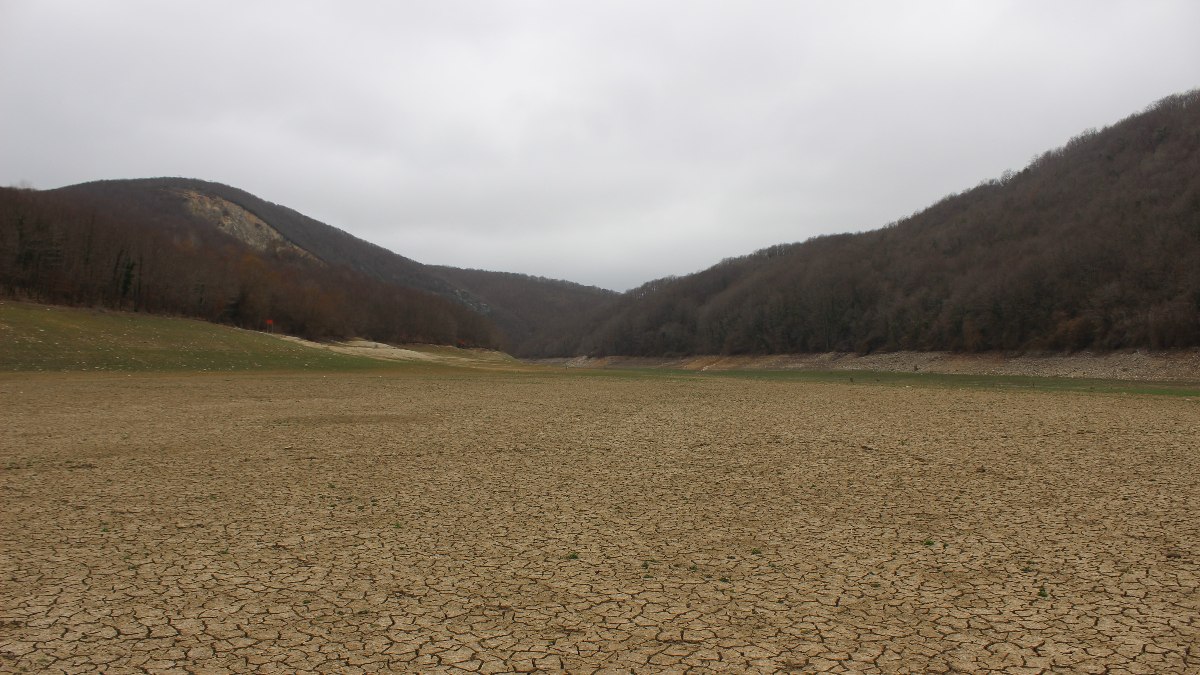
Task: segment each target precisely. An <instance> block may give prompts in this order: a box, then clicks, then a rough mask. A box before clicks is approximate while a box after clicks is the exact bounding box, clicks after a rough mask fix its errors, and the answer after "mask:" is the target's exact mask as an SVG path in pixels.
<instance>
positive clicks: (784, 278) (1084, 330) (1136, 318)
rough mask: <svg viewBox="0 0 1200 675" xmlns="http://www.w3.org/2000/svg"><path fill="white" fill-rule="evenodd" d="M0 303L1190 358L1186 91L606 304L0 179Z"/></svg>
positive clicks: (318, 321)
mask: <svg viewBox="0 0 1200 675" xmlns="http://www.w3.org/2000/svg"><path fill="white" fill-rule="evenodd" d="M862 198H863V199H870V198H871V195H870V194H869V193H864V194H863V196H862ZM0 296H7V297H19V298H28V299H34V300H40V301H44V302H51V303H60V304H73V305H86V306H107V307H113V308H119V309H130V310H135V311H146V312H155V313H168V314H176V315H183V316H193V317H198V318H203V319H207V320H210V321H217V322H223V323H229V324H233V325H237V326H243V327H249V328H260V329H261V328H265V327H267V325H268V323H267V322H268V320H269V321H270V322H271V325H272V326H273V327H274V328H275V329H277V330H281V331H284V332H289V333H293V334H297V335H303V336H307V337H313V338H334V337H349V336H361V337H367V338H372V339H375V340H379V341H383V342H393V343H398V342H432V343H441V344H467V345H480V346H488V347H498V348H502V349H506V350H509V351H511V352H513V353H515V354H518V355H521V356H564V355H577V354H594V355H601V354H621V355H634V356H637V355H647V356H650V355H655V356H666V355H686V354H729V353H788V352H823V351H859V352H871V351H880V350H899V349H913V350H964V351H976V350H1023V349H1047V350H1077V349H1087V348H1091V349H1101V350H1104V349H1124V348H1151V349H1170V348H1182V347H1196V346H1200V92H1195V91H1194V92H1190V93H1187V94H1181V95H1177V96H1172V97H1170V98H1167V99H1164V100H1163V101H1161V102H1159V103H1157V104H1155V105H1154V106H1151V107H1150V108H1148V109H1147V110H1146V111H1145V112H1143V113H1141V114H1137V115H1134V116H1132V117H1129V118H1127V119H1125V120H1123V121H1121V122H1119V123H1117V124H1115V125H1113V126H1112V127H1109V128H1106V129H1104V130H1103V131H1100V132H1096V131H1089V132H1085V133H1083V134H1081V135H1080V136H1078V137H1076V138H1074V139H1072V140H1071V141H1070V142H1069V143H1067V144H1066V145H1065V146H1064V147H1062V148H1059V149H1056V150H1052V151H1049V152H1047V153H1045V154H1044V155H1042V156H1040V157H1038V158H1037V159H1035V160H1034V161H1033V162H1031V163H1030V165H1029V166H1028V167H1026V168H1024V169H1023V170H1021V171H1020V172H1017V173H1011V172H1010V173H1006V174H1005V175H1004V176H1002V177H1000V178H998V179H996V180H992V181H988V182H986V183H983V184H981V185H978V186H976V187H975V188H972V189H970V190H967V191H965V192H963V193H961V194H957V195H951V196H948V197H946V198H944V199H942V200H941V201H939V202H938V203H936V204H934V205H933V206H931V207H929V208H928V209H925V210H924V211H921V212H919V213H917V214H914V215H912V216H910V217H908V218H905V219H903V220H901V221H899V222H896V223H892V224H890V225H888V226H887V227H884V228H883V229H880V230H876V231H871V232H865V233H861V234H844V235H836V236H825V237H818V238H816V239H811V240H809V241H806V242H804V243H799V244H784V245H779V246H774V247H771V248H768V249H764V250H762V251H758V252H757V253H753V254H751V255H748V256H744V257H740V258H731V259H728V260H725V261H724V262H722V263H720V264H718V265H716V266H714V267H712V268H710V269H707V270H704V271H702V272H699V273H696V274H692V275H688V276H685V277H679V278H667V279H660V280H658V281H653V282H650V283H647V284H645V285H643V286H641V287H639V288H637V289H634V290H632V291H629V292H627V293H625V294H622V295H617V294H615V293H612V292H609V291H604V290H602V289H597V288H592V287H585V286H581V285H579V284H573V283H570V282H565V281H555V280H549V279H542V278H539V277H531V276H527V275H521V274H507V273H500V272H485V271H480V270H462V269H456V268H450V267H435V266H429V265H423V264H421V263H418V262H416V261H413V260H410V259H408V258H405V257H403V256H400V255H397V254H395V253H392V252H390V251H387V250H385V249H383V248H381V247H379V246H376V245H374V244H371V243H369V242H365V241H362V240H360V239H357V238H355V237H353V236H351V235H349V234H347V233H345V232H343V231H341V230H338V229H336V228H333V227H331V226H329V225H326V224H324V223H321V222H318V221H316V220H313V219H312V218H308V217H306V216H304V215H302V214H300V213H297V212H295V211H293V210H291V209H288V208H286V207H283V206H280V205H277V204H272V203H270V202H267V201H265V200H262V199H259V198H258V197H255V196H254V195H251V194H249V193H247V192H244V191H242V190H238V189H236V188H232V187H229V186H225V185H220V184H217V183H208V182H205V181H199V180H192V179H181V178H158V179H142V180H121V181H99V182H95V183H86V184H83V185H77V186H71V187H67V188H60V189H57V190H48V191H35V190H21V189H10V188H0Z"/></svg>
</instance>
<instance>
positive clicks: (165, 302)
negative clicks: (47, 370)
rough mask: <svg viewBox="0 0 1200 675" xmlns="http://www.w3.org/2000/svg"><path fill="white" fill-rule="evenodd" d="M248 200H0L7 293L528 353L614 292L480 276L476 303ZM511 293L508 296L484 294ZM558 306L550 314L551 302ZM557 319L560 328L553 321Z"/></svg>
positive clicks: (148, 191)
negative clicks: (550, 328)
mask: <svg viewBox="0 0 1200 675" xmlns="http://www.w3.org/2000/svg"><path fill="white" fill-rule="evenodd" d="M452 273H453V269H452V268H436V269H435V268H431V267H428V266H426V265H422V264H421V263H418V262H416V261H413V260H410V259H408V258H405V257H403V256H400V255H398V254H395V253H393V252H391V251H388V250H386V249H383V248H381V247H379V246H376V245H374V244H371V243H369V242H366V241H363V240H361V239H358V238H356V237H353V236H351V235H350V234H348V233H346V232H343V231H341V230H339V229H337V228H334V227H331V226H329V225H326V224H324V223H321V222H319V221H316V220H314V219H312V218H309V217H307V216H304V215H303V214H300V213H297V212H296V211H293V210H292V209H289V208H286V207H283V206H280V205H278V204H273V203H271V202H268V201H265V200H263V199H260V198H258V197H255V196H254V195H251V194H250V193H247V192H245V191H242V190H239V189H236V188H232V187H229V186H227V185H221V184H219V183H210V182H206V181H201V180H194V179H185V178H153V179H137V180H106V181H97V182H93V183H84V184H81V185H74V186H69V187H66V188H59V189H56V190H48V191H33V190H15V189H0V295H7V296H10V297H24V298H31V299H36V300H41V301H45V302H52V303H61V304H71V305H88V306H107V307H112V308H119V309H130V310H135V311H146V312H154V313H168V314H176V315H183V316H193V317H198V318H202V319H206V320H210V321H216V322H221V323H229V324H232V325H237V326H242V327H248V328H260V329H261V328H266V327H267V326H268V324H267V322H268V320H269V321H270V322H271V324H270V326H271V327H272V328H273V329H276V330H280V331H284V332H288V333H293V334H297V335H303V336H306V337H312V338H335V337H349V336H360V337H368V338H372V339H375V340H380V341H384V342H430V343H440V344H466V345H479V346H487V347H496V348H503V349H509V350H514V351H519V349H518V348H519V346H520V345H519V341H520V340H524V339H527V338H528V336H529V335H530V334H534V333H538V332H541V331H545V330H546V326H544V325H542V324H541V323H539V322H541V321H544V320H547V319H548V318H549V316H548V315H547V313H546V312H544V311H542V310H541V309H540V308H541V307H542V306H545V305H548V304H549V305H553V306H556V307H558V309H559V311H567V312H568V313H571V312H572V311H577V312H579V313H585V312H587V311H590V310H591V309H592V308H593V306H594V305H595V304H597V303H598V302H601V301H606V300H607V299H608V298H609V297H611V296H612V295H615V294H612V293H607V292H602V291H600V290H599V289H593V288H590V287H584V286H580V285H578V284H571V283H569V282H555V281H551V280H546V279H539V278H535V277H526V276H523V275H506V274H502V273H495V272H475V271H472V272H471V273H470V274H471V277H472V278H473V279H475V280H476V281H477V282H478V283H476V284H475V286H476V287H478V289H479V292H478V294H476V293H475V292H472V291H469V290H466V288H464V287H462V286H459V285H456V284H455V283H453V282H452V281H450V280H448V277H449V276H452ZM492 277H494V278H495V279H497V280H498V281H499V283H498V284H496V286H498V287H503V288H504V289H506V292H504V293H503V294H501V295H499V296H497V295H496V294H495V293H493V292H491V291H492V286H491V285H489V284H488V283H487V280H488V279H489V278H492ZM550 299H552V300H553V302H548V300H550ZM554 318H555V319H557V317H554Z"/></svg>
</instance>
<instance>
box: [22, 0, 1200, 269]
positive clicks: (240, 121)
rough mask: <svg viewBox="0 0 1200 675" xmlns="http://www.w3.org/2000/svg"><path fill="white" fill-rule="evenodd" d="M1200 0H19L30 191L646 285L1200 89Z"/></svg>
mask: <svg viewBox="0 0 1200 675" xmlns="http://www.w3.org/2000/svg"><path fill="white" fill-rule="evenodd" d="M1198 27H1200V2H1196V1H1195V0H1182V1H1179V2H1170V1H1157V0H1138V1H1134V2H1103V1H1097V0H1087V1H1079V2H1050V1H1046V0H1041V1H1029V2H985V1H976V0H972V1H969V2H968V1H962V0H953V1H946V2H883V1H880V2H845V1H833V0H830V1H828V2H798V1H797V2H782V1H780V2H772V1H754V0H749V1H748V0H729V1H727V2H703V1H697V0H679V1H670V2H654V1H652V0H636V1H631V2H608V1H604V0H586V1H581V2H570V1H564V0H547V1H544V2H535V1H530V2H508V1H485V0H477V1H473V2H458V1H454V0H449V1H448V0H430V1H429V2H332V1H331V2H296V1H293V0H289V1H286V2H250V1H244V0H239V1H238V2H218V1H214V0H204V1H203V2H182V1H179V2H174V1H173V2H165V1H162V0H152V1H146V2H126V1H122V0H106V1H105V2H96V1H93V0H83V1H78V2H61V1H57V0H0V185H17V184H26V185H30V186H32V187H35V188H52V187H58V186H62V185H69V184H73V183H78V182H84V181H89V180H96V179H102V178H137V177H149V176H187V177H194V178H203V179H207V180H214V181H219V182H222V183H227V184H230V185H233V186H235V187H239V188H242V189H245V190H248V191H249V192H252V193H254V194H256V195H258V196H260V197H262V198H264V199H267V200H270V201H273V202H277V203H280V204H284V205H286V206H289V207H292V208H294V209H296V210H298V211H300V212H302V213H305V214H307V215H310V216H313V217H315V218H317V219H319V220H322V221H324V222H326V223H329V224H330V225H334V226H336V227H339V228H342V229H344V230H347V231H349V232H351V233H353V234H355V235H357V236H359V237H361V238H363V239H367V240H369V241H372V242H375V243H377V244H380V245H382V246H385V247H387V248H389V249H392V250H394V251H396V252H397V253H400V254H402V255H405V256H408V257H410V258H415V259H417V260H419V261H421V262H426V263H438V264H449V265H456V266H460V267H478V268H485V269H495V270H504V271H515V272H525V273H529V274H538V275H543V276H549V277H557V278H565V279H570V280H572V281H578V282H582V283H587V284H594V285H598V286H604V287H607V288H613V289H618V290H624V289H626V288H629V287H631V286H636V285H638V284H640V283H642V282H645V281H648V280H650V279H653V278H657V277H661V276H665V275H668V274H686V273H688V272H693V271H696V270H699V269H702V268H704V267H707V266H709V265H711V264H713V263H715V262H717V261H719V260H720V259H722V258H725V257H729V256H734V255H742V254H745V253H749V252H751V251H754V250H756V249H758V248H762V247H764V246H769V245H771V244H777V243H782V242H791V241H800V240H804V239H807V238H808V237H811V236H813V235H816V234H821V233H830V232H848V231H859V230H865V229H873V228H876V227H880V226H882V225H884V224H886V223H888V222H889V221H892V220H896V219H898V218H900V217H903V216H905V215H907V214H910V213H912V212H914V211H916V210H918V209H920V208H922V207H924V206H927V205H929V204H930V203H932V202H934V201H936V200H937V199H939V198H941V197H943V196H944V195H946V194H949V193H951V192H960V191H962V190H964V189H966V188H969V187H972V186H974V185H975V184H977V183H979V182H980V181H981V180H985V179H988V178H993V177H996V176H998V175H999V174H1000V173H1002V172H1003V171H1004V170H1005V169H1016V170H1019V169H1020V168H1022V167H1023V166H1024V165H1025V164H1027V163H1028V162H1029V160H1030V159H1031V158H1032V157H1033V156H1034V155H1035V154H1038V153H1040V152H1042V151H1045V150H1048V149H1050V148H1052V147H1056V146H1059V145H1062V144H1063V143H1065V142H1066V141H1067V140H1068V139H1069V138H1070V137H1071V136H1074V135H1076V134H1078V133H1079V132H1081V131H1083V130H1084V129H1086V128H1088V127H1103V126H1106V125H1109V124H1112V123H1114V122H1116V121H1118V120H1120V119H1121V118H1123V117H1126V116H1128V115H1130V114H1132V113H1134V112H1137V111H1139V110H1141V109H1143V108H1144V107H1146V106H1147V105H1148V104H1150V103H1152V102H1153V101H1155V100H1157V99H1159V98H1162V97H1163V96H1166V95H1169V94H1172V93H1178V92H1181V91H1186V90H1189V89H1192V88H1195V87H1197V86H1200V39H1198V38H1197V28H1198Z"/></svg>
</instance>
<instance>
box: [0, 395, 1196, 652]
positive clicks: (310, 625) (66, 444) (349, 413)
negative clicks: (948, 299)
mask: <svg viewBox="0 0 1200 675" xmlns="http://www.w3.org/2000/svg"><path fill="white" fill-rule="evenodd" d="M0 400H2V401H3V408H4V415H3V417H4V424H3V425H0V466H2V467H3V471H0V505H2V507H3V510H2V512H0V670H2V671H4V672H13V671H18V670H22V669H24V670H29V671H36V672H60V671H63V672H101V671H103V672H110V673H119V672H143V671H150V672H163V673H169V672H180V673H182V672H229V671H236V672H240V671H259V672H306V671H311V672H346V673H354V672H384V671H400V672H506V671H518V672H528V671H533V670H539V671H558V670H569V671H571V672H597V671H604V672H614V673H616V672H624V673H628V672H631V671H632V672H638V673H651V672H654V673H658V672H695V673H702V672H780V671H789V670H790V671H794V672H862V673H893V672H946V671H968V672H979V671H995V672H1007V673H1037V672H1081V673H1101V672H1107V673H1166V672H1171V673H1186V672H1190V673H1196V672H1200V646H1198V645H1200V593H1198V586H1200V518H1198V515H1200V441H1198V438H1200V402H1197V401H1195V400H1188V399H1184V398H1167V397H1151V396H1127V395H1096V394H1064V393H1052V392H1047V393H1035V392H1027V391H1021V392H1015V391H1014V392H1003V391H988V390H972V389H945V388H919V387H914V388H911V389H910V388H904V387H897V386H883V385H862V384H860V385H848V384H825V383H797V382H765V381H755V380H749V379H736V378H713V379H706V378H700V379H697V378H688V379H684V378H674V377H648V376H640V377H617V376H608V375H604V374H600V375H596V374H580V375H569V374H567V375H564V374H528V373H527V374H503V373H495V372H492V373H482V372H474V373H473V372H469V371H464V372H463V373H462V374H459V375H453V374H451V375H445V374H442V375H439V376H436V377H435V376H423V375H416V374H407V375H405V374H399V375H396V374H392V375H383V376H382V377H381V376H378V375H345V376H340V375H339V376H333V375H330V376H326V377H322V376H314V375H271V376H262V375H213V376H151V375H142V376H116V375H57V376H49V375H46V376H43V375H38V376H33V375H21V376H0Z"/></svg>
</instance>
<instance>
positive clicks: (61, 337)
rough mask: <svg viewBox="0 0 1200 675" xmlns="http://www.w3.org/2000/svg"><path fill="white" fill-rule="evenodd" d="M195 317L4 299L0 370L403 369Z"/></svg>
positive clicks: (0, 318) (0, 320)
mask: <svg viewBox="0 0 1200 675" xmlns="http://www.w3.org/2000/svg"><path fill="white" fill-rule="evenodd" d="M397 367H404V364H397V363H395V362H385V361H380V360H377V359H369V358H365V357H359V356H348V355H344V354H337V353H334V352H330V351H326V350H323V349H314V348H312V347H306V346H303V345H298V344H293V343H290V342H287V341H284V340H280V339H278V338H275V337H272V336H270V335H264V334H262V333H256V332H253V331H246V330H240V329H237V328H231V327H229V326H220V325H217V324H211V323H207V322H204V321H196V320H193V319H179V318H172V317H164V316H154V315H149V314H135V313H129V312H114V311H107V310H95V309H79V308H73V307H52V306H47V305H36V304H29V303H23V302H11V301H5V302H0V372H4V371H7V372H36V371H48V372H56V371H57V372H62V371H120V372H137V371H165V372H179V371H193V372H204V371H221V372H223V371H237V370H322V371H357V370H374V369H395V368H397Z"/></svg>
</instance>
